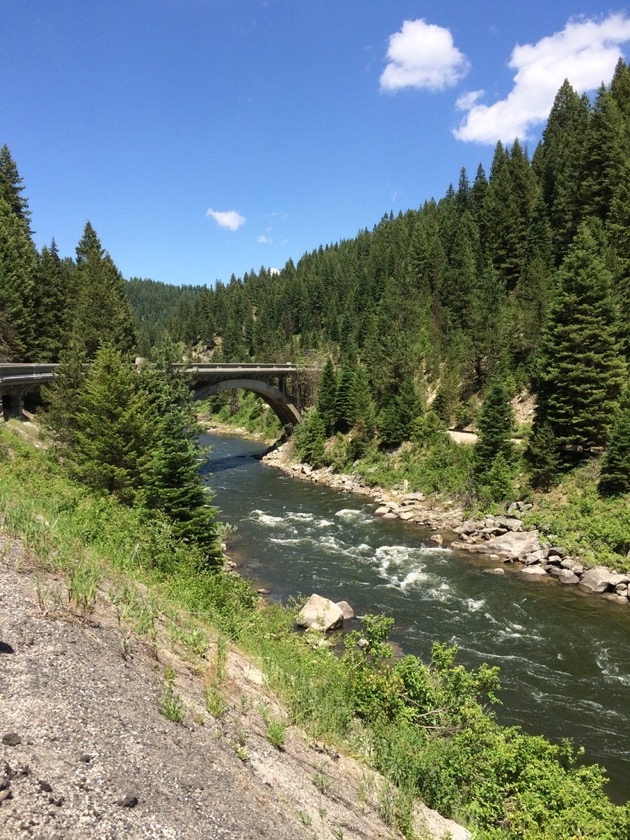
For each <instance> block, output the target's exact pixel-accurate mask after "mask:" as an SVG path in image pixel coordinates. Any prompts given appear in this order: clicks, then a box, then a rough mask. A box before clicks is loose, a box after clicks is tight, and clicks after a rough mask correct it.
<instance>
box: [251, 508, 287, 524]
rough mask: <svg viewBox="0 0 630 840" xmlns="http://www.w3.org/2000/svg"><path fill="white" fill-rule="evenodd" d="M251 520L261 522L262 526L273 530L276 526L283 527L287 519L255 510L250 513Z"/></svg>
mask: <svg viewBox="0 0 630 840" xmlns="http://www.w3.org/2000/svg"><path fill="white" fill-rule="evenodd" d="M249 518H250V519H253V520H254V522H260V524H261V525H266V526H267V527H269V528H272V527H274V526H275V525H282V523H283V522H284V521H285V518H284V517H282V516H272V515H271V514H270V513H265V512H264V511H262V510H253V511H252V512H251V513H250V515H249Z"/></svg>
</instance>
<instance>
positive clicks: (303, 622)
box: [296, 595, 343, 633]
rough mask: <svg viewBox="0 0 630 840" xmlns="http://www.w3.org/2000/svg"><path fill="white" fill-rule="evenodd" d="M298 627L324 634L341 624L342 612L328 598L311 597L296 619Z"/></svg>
mask: <svg viewBox="0 0 630 840" xmlns="http://www.w3.org/2000/svg"><path fill="white" fill-rule="evenodd" d="M296 623H297V625H298V627H308V628H309V629H311V630H320V631H323V632H324V633H326V632H327V631H328V630H334V629H335V628H336V627H341V625H342V624H343V610H342V609H341V607H339V606H338V605H337V604H335V603H333V601H331V600H330V599H329V598H322V596H321V595H311V597H310V598H309V599H308V601H307V602H306V603H305V604H304V606H303V607H302V609H301V610H300V612H299V613H298V617H297V618H296Z"/></svg>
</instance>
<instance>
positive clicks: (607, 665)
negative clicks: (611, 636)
mask: <svg viewBox="0 0 630 840" xmlns="http://www.w3.org/2000/svg"><path fill="white" fill-rule="evenodd" d="M595 661H596V662H597V664H598V666H599V668H600V669H601V672H602V674H603V676H604V677H606V678H607V679H608V680H610V681H614V682H619V683H621V685H630V674H625V673H622V672H621V669H620V667H619V666H618V665H617V663H615V662H613V661H612V659H611V656H610V651H609V650H608V649H607V648H602V649H601V650H600V651H599V652H598V654H597V656H596V657H595Z"/></svg>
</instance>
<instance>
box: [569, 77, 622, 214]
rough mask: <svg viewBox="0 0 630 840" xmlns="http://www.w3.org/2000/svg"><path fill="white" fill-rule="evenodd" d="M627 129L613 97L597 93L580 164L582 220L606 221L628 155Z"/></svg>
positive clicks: (603, 90) (604, 91)
mask: <svg viewBox="0 0 630 840" xmlns="http://www.w3.org/2000/svg"><path fill="white" fill-rule="evenodd" d="M629 140H630V137H629V134H628V127H626V125H625V123H624V117H623V114H622V113H621V110H620V108H619V105H618V104H617V102H616V101H615V99H614V97H613V95H612V93H611V92H610V91H609V90H606V89H605V88H604V86H603V85H602V87H601V88H600V89H599V92H598V94H597V99H596V101H595V105H594V107H593V111H592V114H591V118H590V121H589V125H588V131H587V132H586V137H585V139H584V150H583V154H582V161H581V178H580V182H581V185H582V186H581V204H582V207H581V212H582V218H586V217H587V216H595V217H597V218H599V219H601V220H602V221H603V222H604V221H606V219H607V218H608V213H609V211H610V204H611V201H612V198H613V195H614V192H615V189H616V187H617V184H618V183H619V179H620V177H621V172H622V169H623V165H624V162H625V161H626V160H627V157H628V154H629V152H630V145H629Z"/></svg>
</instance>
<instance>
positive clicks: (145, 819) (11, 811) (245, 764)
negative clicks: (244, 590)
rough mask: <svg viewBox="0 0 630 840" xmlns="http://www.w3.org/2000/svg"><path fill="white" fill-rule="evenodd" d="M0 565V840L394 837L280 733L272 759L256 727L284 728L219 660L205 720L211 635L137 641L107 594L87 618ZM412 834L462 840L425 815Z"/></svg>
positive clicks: (370, 800) (307, 748) (305, 749)
mask: <svg viewBox="0 0 630 840" xmlns="http://www.w3.org/2000/svg"><path fill="white" fill-rule="evenodd" d="M0 558H1V559H0V664H1V666H2V667H1V669H0V697H1V698H2V699H1V705H0V710H1V711H0V837H2V838H6V840H15V838H28V837H36V838H41V840H45V839H46V838H50V839H51V840H52V838H59V837H64V838H72V839H73V840H75V839H76V840H83V838H103V840H104V838H114V837H115V838H123V837H129V838H133V840H138V838H147V840H149V838H151V840H158V838H164V840H166V838H169V840H171V838H178V840H179V839H180V838H181V840H196V838H199V840H201V838H208V837H212V838H235V839H236V838H238V840H251V838H255V837H274V838H286V840H289V838H313V837H315V836H316V837H318V838H339V837H341V836H343V837H344V838H352V840H359V838H362V840H365V838H383V840H385V838H391V837H392V836H394V835H393V834H392V829H391V828H390V827H388V826H387V825H386V823H385V822H384V821H383V819H382V817H381V816H380V811H381V810H382V809H381V808H380V806H379V798H382V795H383V791H385V790H386V786H385V785H384V782H383V780H382V779H381V778H380V777H379V776H378V775H377V774H375V773H373V772H372V771H370V770H368V769H367V768H366V767H364V766H362V765H360V764H358V763H356V762H354V761H352V760H350V759H349V758H346V757H345V756H342V755H339V754H338V753H337V752H336V751H335V750H333V749H331V748H328V747H326V746H325V745H324V744H321V743H318V742H314V741H313V740H312V739H310V738H309V737H308V736H306V735H305V734H304V733H303V732H302V731H300V730H299V729H297V728H295V727H292V726H288V725H287V726H286V730H285V731H284V737H283V744H282V749H281V750H280V749H278V748H277V747H275V746H273V745H272V743H271V741H270V739H269V736H268V721H269V720H270V719H274V720H275V719H277V720H284V721H287V713H286V711H285V710H284V709H282V707H281V706H280V704H279V703H278V701H277V700H276V698H275V697H274V695H273V693H272V692H271V690H270V689H269V687H268V685H267V682H266V679H265V677H264V675H263V674H262V672H261V671H260V670H259V669H258V668H257V666H256V665H255V664H254V663H253V662H252V661H251V660H249V659H248V658H247V657H245V656H244V655H243V654H242V653H240V652H239V650H238V649H237V648H235V647H234V646H231V645H230V646H229V651H228V653H227V657H226V662H225V666H224V667H225V675H224V677H223V682H222V684H221V702H222V703H223V704H224V705H219V704H218V703H217V705H216V706H212V709H213V711H214V713H215V714H218V715H219V716H218V717H213V715H212V714H210V712H209V710H208V708H209V701H208V686H209V681H210V680H211V679H213V678H214V677H216V669H217V663H218V656H217V651H218V647H217V638H216V637H215V636H213V635H212V631H211V630H210V628H208V627H204V626H203V625H201V624H199V623H198V624H195V623H194V619H193V618H192V617H191V616H187V615H185V614H183V613H181V614H179V615H177V614H176V613H175V612H174V611H173V610H170V611H169V612H168V614H167V613H166V612H162V611H158V612H156V613H155V634H154V635H149V636H147V635H146V634H141V633H140V632H138V628H139V617H138V612H137V610H136V615H135V617H132V614H131V611H130V608H129V604H130V603H131V600H130V590H129V589H128V590H127V594H128V602H127V604H125V602H124V601H121V590H120V587H119V583H120V582H118V584H114V582H113V581H103V582H102V583H101V585H100V586H99V588H98V592H97V593H94V602H93V608H91V609H90V610H89V611H88V612H87V613H86V612H84V611H83V610H82V609H80V608H79V607H78V606H77V604H76V603H75V602H69V599H68V595H69V581H68V580H66V579H64V576H63V575H61V574H58V573H51V572H49V571H46V569H45V568H44V567H43V566H42V565H41V564H40V563H39V562H38V559H37V558H36V557H35V556H33V555H32V553H30V552H29V551H28V550H26V549H25V548H24V545H23V544H22V543H21V542H20V541H19V540H16V539H11V538H9V537H8V536H7V535H6V534H3V535H2V536H0ZM135 595H136V598H137V599H140V600H139V601H138V600H136V606H138V604H139V603H140V604H142V603H144V605H145V607H146V608H148V607H149V605H150V604H151V593H150V592H147V591H144V592H142V591H137V592H136V593H135ZM142 599H144V601H143V600H142ZM191 639H192V640H193V642H194V643H191ZM219 713H220V714H219ZM180 717H181V720H179V718H180ZM318 782H319V783H318ZM417 828H418V830H419V831H425V832H426V833H425V834H424V835H421V836H427V837H435V838H440V837H443V836H445V835H446V833H447V832H451V834H450V836H452V837H454V838H458V839H459V838H465V837H467V836H468V832H466V831H465V830H464V829H462V828H461V827H460V826H457V825H456V824H455V823H452V822H451V821H448V820H443V819H442V818H440V817H439V815H437V814H435V813H434V812H431V811H429V810H428V809H424V808H423V809H419V810H418V814H417Z"/></svg>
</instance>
